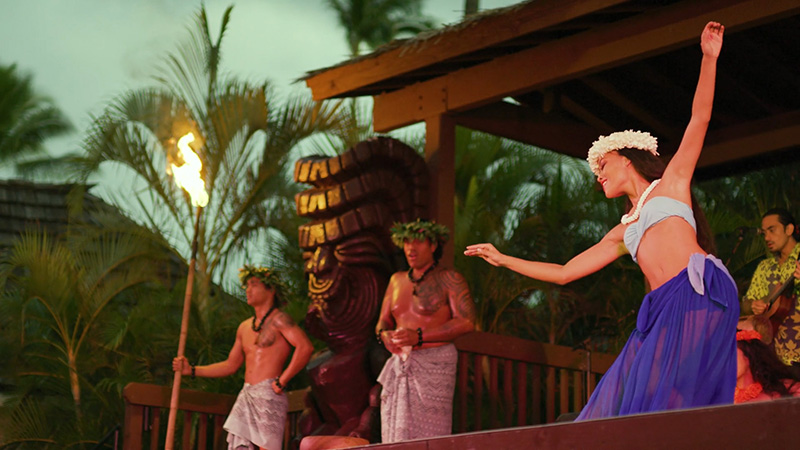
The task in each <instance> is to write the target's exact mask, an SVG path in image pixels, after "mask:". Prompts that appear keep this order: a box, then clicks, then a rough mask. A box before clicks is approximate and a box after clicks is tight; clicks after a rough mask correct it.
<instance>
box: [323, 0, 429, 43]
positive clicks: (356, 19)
mask: <svg viewBox="0 0 800 450" xmlns="http://www.w3.org/2000/svg"><path fill="white" fill-rule="evenodd" d="M326 3H327V5H328V6H329V7H330V8H331V9H333V10H334V11H335V12H336V16H337V19H338V21H339V25H341V26H342V28H344V29H345V31H346V32H347V45H348V47H349V49H350V55H351V56H358V55H360V54H361V50H362V49H363V48H364V47H367V48H369V49H372V50H374V49H376V48H378V47H379V46H381V45H383V44H386V43H387V42H390V41H392V40H393V39H394V38H396V37H398V36H400V35H403V34H411V35H413V34H417V33H419V32H420V31H424V30H428V29H431V28H433V26H434V23H433V21H432V19H430V18H427V17H425V16H423V14H422V3H423V0H326Z"/></svg>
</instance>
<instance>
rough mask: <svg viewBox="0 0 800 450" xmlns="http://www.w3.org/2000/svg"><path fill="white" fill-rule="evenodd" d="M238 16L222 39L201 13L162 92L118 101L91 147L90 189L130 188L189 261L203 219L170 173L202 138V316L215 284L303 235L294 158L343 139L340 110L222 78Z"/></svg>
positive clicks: (167, 65)
mask: <svg viewBox="0 0 800 450" xmlns="http://www.w3.org/2000/svg"><path fill="white" fill-rule="evenodd" d="M231 9H232V8H228V9H227V10H226V11H225V13H224V15H223V17H222V24H221V26H220V30H219V33H218V35H217V37H216V39H213V38H212V36H211V31H210V30H209V25H208V17H207V15H206V12H205V9H201V10H200V12H199V13H198V14H197V17H196V18H195V22H194V26H193V27H192V28H190V37H189V40H188V41H186V42H184V43H183V44H182V45H181V46H180V47H179V48H178V50H177V51H176V52H174V53H172V54H170V55H169V56H168V57H167V58H166V59H165V61H164V65H163V67H162V69H161V72H160V74H159V75H158V76H157V77H156V81H157V83H156V84H155V85H154V87H152V88H148V89H141V90H135V91H132V92H128V93H126V94H124V95H122V96H120V97H118V98H116V99H115V100H114V101H113V102H112V103H111V105H110V106H109V107H108V108H107V109H106V111H105V112H104V114H103V115H101V116H100V117H97V118H96V119H95V120H94V124H93V125H92V127H91V129H90V131H89V133H88V137H87V139H86V141H85V148H86V150H87V152H88V156H87V159H86V165H85V166H84V171H83V176H84V179H87V178H88V177H89V175H90V174H92V173H95V172H96V171H97V170H98V169H100V168H101V165H104V167H106V166H107V167H109V168H114V169H116V170H118V173H120V176H121V177H128V178H130V179H132V180H133V181H132V183H134V184H135V185H136V186H137V188H135V190H134V191H133V192H131V191H130V189H126V192H124V194H123V195H122V196H120V198H119V199H117V203H118V204H119V206H120V207H122V208H123V209H125V210H127V211H129V213H130V214H131V215H132V216H135V217H144V218H145V219H144V220H145V222H146V224H147V226H148V227H150V228H151V229H153V230H158V231H159V232H160V233H161V234H163V235H164V236H166V237H167V238H168V240H169V241H170V242H172V243H173V244H174V245H175V246H176V248H177V249H178V252H179V253H180V254H181V255H188V253H189V249H190V245H191V242H192V239H193V237H194V231H193V223H194V221H195V211H194V209H193V207H192V205H191V203H190V201H189V197H188V196H187V195H186V194H185V193H184V192H182V191H180V190H179V189H177V188H176V187H175V184H174V183H173V181H172V180H171V179H170V177H169V176H168V175H167V173H166V171H165V167H166V166H167V164H168V163H172V162H174V161H175V160H176V156H175V152H176V148H175V142H176V139H177V138H178V137H180V136H182V135H184V134H185V133H186V132H192V133H193V134H194V136H195V137H196V139H197V141H196V142H197V144H194V145H193V148H194V149H195V151H196V152H197V153H198V155H199V157H200V159H201V160H202V162H203V170H202V177H203V179H204V181H205V186H206V189H207V191H208V195H209V203H208V206H206V207H205V208H204V209H203V211H202V214H201V216H200V222H199V227H198V233H197V240H198V251H197V262H198V272H199V277H198V278H199V282H200V289H199V291H200V293H199V302H200V304H201V311H203V313H202V314H204V315H207V314H208V312H210V308H211V306H210V304H208V303H207V302H208V301H209V298H210V296H211V295H212V282H213V281H217V282H219V281H222V280H223V279H224V278H226V277H225V276H224V272H225V271H226V270H227V271H229V272H230V274H233V275H235V269H236V267H238V266H239V265H241V263H243V262H245V261H246V260H248V259H250V258H251V257H253V256H254V255H257V256H258V257H262V252H261V251H260V250H255V249H258V247H259V246H261V245H267V244H268V243H269V242H272V241H274V240H281V239H285V236H292V235H294V233H296V219H295V218H294V204H293V201H292V198H293V195H294V193H295V192H296V190H297V187H295V186H294V184H293V183H291V182H290V179H289V176H288V173H289V172H290V170H291V169H292V164H293V160H292V159H291V158H290V157H289V155H291V154H292V152H293V150H295V149H296V147H297V146H298V144H300V143H301V142H302V141H303V140H304V139H306V138H308V137H310V136H313V135H315V134H319V133H325V132H330V133H334V134H336V133H342V132H343V131H342V126H341V124H342V116H341V115H340V113H339V106H340V104H339V103H328V104H320V103H315V102H312V101H311V100H310V99H308V98H307V97H305V96H297V97H292V98H290V99H288V100H287V101H285V102H278V101H277V100H276V98H275V96H274V94H273V92H272V91H271V89H270V88H269V86H268V84H267V83H266V82H264V83H261V84H253V83H249V82H245V81H240V80H237V79H236V78H234V77H232V76H226V75H224V73H223V71H222V66H221V62H222V40H223V38H224V36H225V32H226V30H227V27H228V24H229V20H230V15H231ZM178 165H179V164H178ZM293 227H294V228H293ZM256 262H257V261H256ZM230 274H229V275H230ZM228 278H233V277H228Z"/></svg>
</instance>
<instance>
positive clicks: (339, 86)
mask: <svg viewBox="0 0 800 450" xmlns="http://www.w3.org/2000/svg"><path fill="white" fill-rule="evenodd" d="M628 1H630V0H592V1H586V0H538V1H535V2H531V3H529V4H526V5H524V6H521V7H520V9H519V11H515V12H514V13H513V14H503V15H498V16H495V17H487V18H485V19H482V20H480V21H478V22H477V23H475V24H474V25H472V26H464V27H461V28H460V29H459V28H457V27H456V28H455V29H454V30H453V31H445V32H443V33H442V35H441V37H439V36H434V37H432V38H429V39H427V40H422V41H420V42H419V45H416V46H412V45H410V44H407V45H403V46H400V47H398V48H395V49H392V50H389V51H387V52H385V53H381V54H379V55H377V56H374V57H366V58H364V59H361V60H359V61H355V62H352V63H349V64H344V65H341V66H339V67H333V68H330V69H327V70H323V71H321V72H319V73H317V74H316V75H313V76H310V77H309V78H307V79H306V85H307V86H308V87H309V88H311V92H312V94H313V96H314V100H324V99H328V98H334V97H339V96H347V95H346V94H347V93H348V92H350V91H353V90H357V89H359V88H362V87H364V86H369V85H371V84H375V83H379V82H381V81H383V80H387V79H390V78H394V77H396V76H399V75H402V74H404V73H408V72H412V71H414V70H417V69H420V68H423V67H425V66H429V65H433V64H437V63H440V62H443V61H447V60H448V59H451V58H455V57H458V56H462V55H465V54H468V53H472V52H474V51H477V50H481V49H484V48H488V47H492V46H495V45H498V44H500V43H502V42H505V41H508V40H511V39H514V38H517V37H519V36H522V35H525V34H528V33H533V32H535V31H539V30H542V29H545V28H547V27H550V26H553V25H557V24H560V23H562V22H567V21H569V20H572V19H574V18H576V17H581V16H585V15H588V14H592V13H594V12H596V11H600V10H603V9H605V8H608V7H612V6H615V5H620V4H624V3H627V2H628Z"/></svg>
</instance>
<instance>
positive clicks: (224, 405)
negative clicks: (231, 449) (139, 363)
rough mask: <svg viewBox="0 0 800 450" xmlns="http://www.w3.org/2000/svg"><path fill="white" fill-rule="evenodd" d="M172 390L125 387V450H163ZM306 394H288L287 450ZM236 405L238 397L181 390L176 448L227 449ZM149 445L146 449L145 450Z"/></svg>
mask: <svg viewBox="0 0 800 450" xmlns="http://www.w3.org/2000/svg"><path fill="white" fill-rule="evenodd" d="M171 391H172V389H171V388H169V387H166V386H157V385H152V384H143V383H130V384H128V385H127V386H125V389H124V391H123V398H124V399H125V423H124V425H123V439H122V448H123V449H125V450H141V449H142V448H147V449H152V450H155V449H159V448H164V439H166V430H163V429H162V426H161V425H162V424H164V427H166V417H167V413H169V403H170V393H171ZM305 393H306V390H305V389H303V390H297V391H289V392H287V395H288V397H289V416H288V418H287V423H286V428H285V431H284V446H283V447H284V448H289V446H288V443H289V440H290V439H291V438H293V437H294V436H296V435H297V434H298V429H297V421H298V419H299V417H300V413H301V412H302V411H303V398H304V397H305ZM235 401H236V396H234V395H226V394H214V393H210V392H202V391H193V390H189V389H181V395H180V401H179V402H178V409H179V410H180V411H181V412H182V413H183V414H182V417H183V420H181V419H180V417H181V416H180V415H179V416H178V417H179V419H178V421H177V422H178V423H177V424H176V430H175V441H176V444H175V448H181V449H184V450H189V449H198V450H207V449H221V448H226V443H225V433H224V431H223V429H222V424H223V423H224V422H225V418H226V417H227V416H228V412H230V410H231V408H232V407H233V403H234V402H235ZM143 444H146V447H142V445H143Z"/></svg>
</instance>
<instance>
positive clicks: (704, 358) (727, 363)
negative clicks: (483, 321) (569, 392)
mask: <svg viewBox="0 0 800 450" xmlns="http://www.w3.org/2000/svg"><path fill="white" fill-rule="evenodd" d="M738 318H739V298H738V293H737V289H736V284H735V283H734V282H733V279H732V278H731V276H730V274H729V273H728V271H727V270H726V269H725V266H724V265H723V264H722V263H721V262H720V261H719V259H717V258H715V257H713V256H711V255H709V256H707V257H704V256H703V255H700V254H694V255H692V257H691V259H690V262H689V265H688V266H687V268H686V269H684V270H683V271H681V273H679V274H678V275H676V276H675V277H674V278H672V279H671V280H669V281H667V282H666V283H664V284H663V285H662V286H660V287H659V288H658V289H655V290H654V291H652V292H650V293H649V294H647V295H646V296H645V298H644V300H643V301H642V306H641V309H640V310H639V315H638V317H637V319H636V329H634V330H633V333H632V334H631V336H630V338H629V339H628V342H627V343H626V344H625V347H624V348H623V349H622V351H621V352H620V354H619V356H618V357H617V359H616V361H614V363H613V364H612V365H611V368H609V370H608V372H606V374H605V375H604V376H603V378H602V379H601V380H600V383H598V385H597V388H596V389H595V391H594V393H593V394H592V396H591V398H589V402H588V403H587V404H586V406H585V407H584V408H583V410H582V411H581V413H580V415H579V416H578V418H577V420H587V419H598V418H603V417H613V416H621V415H627V414H637V413H646V412H655V411H664V410H670V409H682V408H693V407H700V406H709V405H719V404H726V403H733V393H734V388H735V387H736V323H737V320H738Z"/></svg>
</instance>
